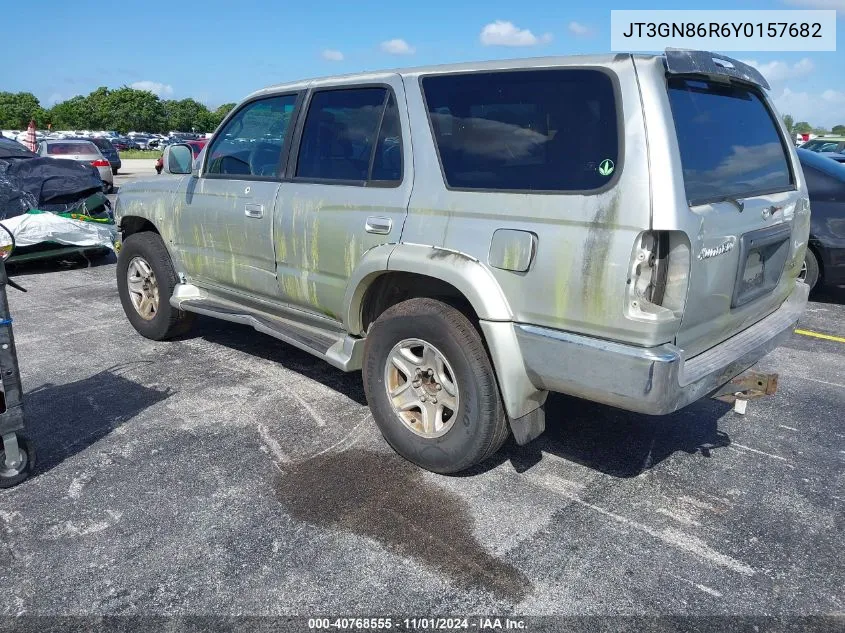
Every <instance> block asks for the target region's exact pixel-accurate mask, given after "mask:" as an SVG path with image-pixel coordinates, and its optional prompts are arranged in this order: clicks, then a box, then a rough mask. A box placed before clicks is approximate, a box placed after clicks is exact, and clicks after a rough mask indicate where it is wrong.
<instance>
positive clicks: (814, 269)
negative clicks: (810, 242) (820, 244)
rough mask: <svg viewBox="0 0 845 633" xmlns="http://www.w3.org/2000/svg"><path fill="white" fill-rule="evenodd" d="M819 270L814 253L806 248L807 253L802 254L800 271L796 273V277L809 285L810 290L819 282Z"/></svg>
mask: <svg viewBox="0 0 845 633" xmlns="http://www.w3.org/2000/svg"><path fill="white" fill-rule="evenodd" d="M819 272H820V271H819V260H818V259H816V255H815V253H813V251H811V250H810V249H809V248H808V249H807V254H806V255H804V263H803V264H801V272H800V273H798V279H800V280H801V281H803V282H804V283H805V284H807V285H808V286H810V290H812V289H813V288H814V287H815V286H816V284H818V283H819Z"/></svg>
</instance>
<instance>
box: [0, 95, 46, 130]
mask: <svg viewBox="0 0 845 633" xmlns="http://www.w3.org/2000/svg"><path fill="white" fill-rule="evenodd" d="M30 119H35V123H36V124H37V125H38V126H39V127H41V126H42V125H44V121H45V112H44V109H43V108H42V107H41V104H40V103H39V102H38V99H36V98H35V95H34V94H32V93H31V92H0V128H10V129H14V130H24V129H26V126H27V125H29V121H30Z"/></svg>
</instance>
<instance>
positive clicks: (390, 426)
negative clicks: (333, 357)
mask: <svg viewBox="0 0 845 633" xmlns="http://www.w3.org/2000/svg"><path fill="white" fill-rule="evenodd" d="M363 374H364V389H365V391H366V393H367V401H368V402H369V405H370V410H371V411H372V412H373V418H374V420H375V422H376V424H377V425H378V427H379V430H381V433H382V435H383V436H384V438H385V439H386V440H387V442H388V444H390V445H391V446H392V447H393V449H394V450H395V451H396V452H397V453H399V454H400V455H401V456H402V457H404V458H405V459H407V460H409V461H411V462H413V463H415V464H417V465H419V466H422V467H423V468H425V469H427V470H431V471H433V472H438V473H454V472H459V471H461V470H465V469H467V468H470V467H471V466H474V465H475V464H478V463H479V462H481V461H483V460H485V459H487V458H488V457H490V456H491V455H492V454H493V453H495V452H496V451H497V450H499V448H501V446H502V444H503V443H504V442H505V440H506V439H507V437H508V434H509V433H510V430H509V428H508V422H507V416H506V415H505V410H504V406H503V404H502V398H501V396H500V395H499V387H498V385H497V383H496V375H495V373H494V371H493V365H492V364H491V362H490V357H489V356H488V354H487V350H486V349H485V347H484V341H483V340H482V338H481V334H480V333H479V332H478V330H477V329H476V328H475V326H473V324H472V322H471V321H470V320H469V319H468V318H467V317H466V316H464V315H463V314H462V313H461V312H460V311H459V310H457V309H455V308H453V307H452V306H450V305H448V304H446V303H443V302H441V301H437V300H434V299H427V298H419V299H409V300H407V301H403V302H401V303H399V304H397V305H395V306H392V307H391V308H388V309H387V310H385V311H384V313H382V314H381V316H379V318H378V319H376V321H375V322H374V323H373V325H372V327H370V329H369V331H368V333H367V338H366V343H365V348H364V367H363Z"/></svg>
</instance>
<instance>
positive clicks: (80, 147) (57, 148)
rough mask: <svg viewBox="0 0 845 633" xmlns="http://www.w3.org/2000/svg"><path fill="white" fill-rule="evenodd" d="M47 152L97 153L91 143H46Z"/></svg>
mask: <svg viewBox="0 0 845 633" xmlns="http://www.w3.org/2000/svg"><path fill="white" fill-rule="evenodd" d="M47 153H48V154H99V153H100V152H99V151H98V150H97V148H96V147H95V146H94V144H93V143H90V142H86V143H47Z"/></svg>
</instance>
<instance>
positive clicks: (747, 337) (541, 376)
mask: <svg viewBox="0 0 845 633" xmlns="http://www.w3.org/2000/svg"><path fill="white" fill-rule="evenodd" d="M808 293H809V289H808V287H807V285H806V284H803V283H797V284H796V286H795V290H793V291H792V294H791V295H790V296H789V298H788V299H787V300H786V301H785V302H784V303H783V304H782V305H781V307H780V308H778V310H776V311H775V312H773V313H772V314H770V315H769V316H767V317H766V318H764V319H762V320H761V321H759V322H757V323H755V324H754V325H752V326H751V327H749V328H748V329H746V330H743V331H742V332H739V333H738V334H736V335H734V336H732V337H731V338H729V339H727V340H726V341H723V342H722V343H720V344H718V345H716V346H715V347H712V348H711V349H709V350H707V351H705V352H703V353H701V354H698V355H697V356H694V357H692V358H685V355H684V350H682V349H680V348H678V347H676V346H674V345H671V344H665V345H660V346H657V347H650V348H642V347H635V346H633V345H625V344H622V343H614V342H611V341H604V340H601V339H596V338H592V337H589V336H582V335H580V334H570V333H568V332H562V331H559V330H551V329H548V328H542V327H537V326H533V325H517V326H516V336H517V340H518V342H519V347H520V350H521V352H522V357H523V359H524V362H525V367H526V370H527V372H528V376H529V378H530V379H531V381H532V382H533V383H534V385H535V386H536V387H538V388H540V389H548V390H549V391H557V392H561V393H567V394H570V395H573V396H579V397H582V398H586V399H588V400H593V401H596V402H602V403H604V404H609V405H612V406H615V407H620V408H622V409H627V410H629V411H637V412H640V413H648V414H652V415H665V414H667V413H672V412H673V411H677V410H678V409H680V408H682V407H685V406H686V405H688V404H690V403H692V402H695V401H696V400H698V399H700V398H702V397H704V396H707V395H709V394H711V393H712V392H714V391H715V390H716V389H718V388H719V387H721V386H722V385H724V384H725V383H726V382H728V381H729V380H731V379H732V378H733V377H734V376H736V375H738V374H740V373H742V372H743V371H745V370H746V369H748V368H749V367H751V366H752V365H754V364H755V363H756V362H757V361H759V360H760V359H761V358H762V357H763V356H765V355H766V354H768V353H769V352H770V351H772V350H773V349H774V348H776V347H777V346H778V345H780V344H781V343H783V342H784V341H785V340H786V339H788V338H789V337H790V336H791V335H792V331H793V330H794V329H795V326H796V324H797V323H798V318H799V317H800V316H801V313H802V312H803V311H804V306H806V304H807V295H808Z"/></svg>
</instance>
